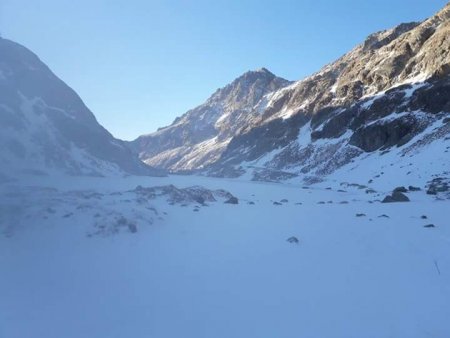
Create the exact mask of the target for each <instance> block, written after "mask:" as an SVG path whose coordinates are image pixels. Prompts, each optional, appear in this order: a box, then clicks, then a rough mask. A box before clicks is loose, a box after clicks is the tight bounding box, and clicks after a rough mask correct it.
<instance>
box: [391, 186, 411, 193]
mask: <svg viewBox="0 0 450 338" xmlns="http://www.w3.org/2000/svg"><path fill="white" fill-rule="evenodd" d="M394 192H403V193H406V192H408V189H406V188H405V187H397V188H395V189H394Z"/></svg>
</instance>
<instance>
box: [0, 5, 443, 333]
mask: <svg viewBox="0 0 450 338" xmlns="http://www.w3.org/2000/svg"><path fill="white" fill-rule="evenodd" d="M0 124H1V129H0V161H1V166H0V338H42V337H45V338H80V337H89V338H104V337H115V338H148V337H152V338H175V337H186V338H191V337H192V338H194V337H195V338H197V337H203V338H231V337H233V338H252V337H255V338H256V337H258V338H294V337H321V338H336V337H346V338H347V337H368V338H371V337H373V338H390V337H408V338H426V337H438V338H445V337H450V322H449V320H448V317H449V314H450V221H449V217H448V208H449V206H450V204H449V203H450V152H449V151H450V3H449V4H447V5H446V6H445V7H444V8H443V9H441V10H440V11H439V12H437V13H436V14H435V15H434V16H432V17H430V18H428V19H426V20H424V21H422V22H412V23H404V24H400V25H398V26H397V27H394V28H392V29H388V30H385V31H382V32H378V33H374V34H372V35H370V36H369V37H367V38H366V40H365V41H363V42H362V43H361V44H360V45H358V46H356V47H355V48H354V49H352V50H351V51H349V52H348V53H347V54H345V55H344V56H342V57H341V58H339V59H338V60H336V61H335V62H333V63H331V64H328V65H326V66H324V67H323V68H322V69H321V70H319V71H318V72H317V73H315V74H313V75H311V76H309V77H307V78H305V79H301V80H299V81H295V82H292V81H288V80H285V79H283V78H280V77H278V76H276V75H274V74H273V73H271V72H270V71H269V70H267V69H266V68H261V69H258V70H255V71H249V72H247V73H245V74H243V75H241V76H239V77H238V78H237V79H235V80H234V81H233V82H231V83H230V84H228V85H226V86H225V87H223V88H221V89H218V90H217V91H216V92H215V93H214V94H212V95H211V97H210V98H209V99H208V100H207V101H206V102H205V103H203V104H201V105H200V106H198V107H196V108H194V109H192V110H189V111H188V112H186V113H185V114H183V115H181V116H180V117H178V118H176V119H175V121H174V122H173V123H172V124H171V125H169V126H167V127H163V128H160V129H159V130H158V131H156V132H153V133H150V134H147V135H142V136H140V137H138V138H137V139H136V140H134V141H131V142H130V141H122V140H118V139H116V138H115V137H113V136H112V135H111V134H110V133H109V132H108V131H107V130H106V129H105V128H103V127H102V126H101V125H100V124H99V123H98V122H97V120H96V118H95V116H94V114H93V113H92V112H91V111H90V110H89V109H88V108H87V107H86V105H85V104H84V103H83V101H82V100H81V98H80V97H79V96H78V95H77V94H76V93H75V92H74V91H73V90H72V89H71V88H70V87H69V86H67V85H66V84H65V83H64V82H63V81H62V80H60V79H59V78H58V77H57V76H56V75H55V74H53V73H52V71H51V70H50V69H49V68H48V67H47V66H46V65H45V64H44V63H43V62H42V61H41V60H40V59H39V58H38V57H37V56H36V55H35V54H33V53H32V52H31V51H30V50H28V49H27V48H25V47H23V46H21V45H19V44H17V43H15V42H13V41H10V40H7V39H4V38H0Z"/></svg>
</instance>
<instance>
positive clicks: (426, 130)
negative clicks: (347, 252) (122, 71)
mask: <svg viewBox="0 0 450 338" xmlns="http://www.w3.org/2000/svg"><path fill="white" fill-rule="evenodd" d="M449 36H450V4H448V5H447V6H445V8H444V9H442V10H441V11H440V12H439V13H437V14H436V15H435V16H433V17H431V18H429V19H428V20H425V21H424V22H421V23H407V24H401V25H399V26H397V27H395V28H393V29H390V30H386V31H382V32H378V33H375V34H372V35H371V36H369V37H368V38H367V39H366V40H365V41H364V42H363V43H362V44H360V45H358V46H356V47H355V48H354V49H353V50H351V51H350V52H349V53H347V54H346V55H344V56H343V57H341V58H340V59H338V60H337V61H335V62H333V63H331V64H329V65H327V66H325V67H324V68H323V69H321V70H320V71H319V72H317V73H315V74H313V75H312V76H310V77H308V78H306V79H303V80H301V81H298V82H296V83H293V84H290V85H288V86H283V87H282V88H281V89H278V90H274V91H272V92H269V93H267V94H265V95H263V96H261V97H260V98H259V101H258V102H252V106H251V107H248V108H247V111H246V112H245V116H248V117H247V118H244V119H243V118H240V119H239V120H238V121H236V122H234V121H232V122H234V123H227V124H225V127H226V128H227V129H228V130H229V132H228V133H226V134H225V135H226V136H225V137H220V136H219V137H217V135H216V133H215V132H212V133H211V134H210V135H209V136H210V137H205V138H202V140H201V142H198V143H194V144H192V143H191V142H189V141H186V142H184V141H183V140H181V141H180V142H179V144H177V145H171V144H166V146H165V148H164V149H163V150H160V147H159V146H157V145H155V144H154V143H149V144H148V147H147V146H146V145H145V144H144V145H143V147H137V148H138V149H140V151H141V158H143V159H144V160H145V161H146V162H147V163H149V164H152V165H155V166H158V167H163V168H169V169H171V170H174V171H182V170H185V169H197V170H201V172H203V173H204V174H207V175H212V176H226V177H237V176H242V175H245V177H247V178H253V179H257V180H260V179H264V180H280V179H287V178H291V177H293V176H301V177H303V178H304V179H306V180H308V181H310V180H311V179H312V180H320V179H323V178H325V177H326V176H327V175H329V174H331V173H332V172H334V171H335V170H338V169H340V168H342V167H344V166H348V165H350V164H351V163H352V162H355V163H360V162H361V161H362V160H363V159H365V158H366V157H367V156H366V155H370V156H375V157H376V156H377V154H378V153H383V154H384V153H385V152H389V151H393V152H394V153H397V147H399V146H403V145H406V144H407V145H408V146H412V142H413V140H414V141H415V145H414V146H413V147H414V149H415V152H421V151H423V152H427V151H429V150H428V149H430V148H429V147H427V146H425V145H426V144H430V143H432V142H433V141H434V140H444V141H446V142H448V139H446V138H447V137H448V134H449V125H448V123H449V122H448V119H447V117H448V116H449V114H450V38H449ZM222 113H223V112H222V111H218V112H217V114H222ZM187 116H189V125H190V126H192V127H191V128H194V129H195V128H197V127H199V126H200V127H201V126H202V125H203V122H202V119H201V118H200V119H199V118H198V116H197V115H195V114H194V115H191V116H190V115H189V114H187ZM214 116H215V118H216V116H217V115H214ZM223 116H224V117H223V118H224V119H226V118H227V116H228V115H227V114H223ZM221 120H222V118H219V121H221ZM181 121H183V118H181V119H180V120H179V121H176V123H177V122H180V123H181ZM214 121H216V120H214ZM176 123H175V124H176ZM432 126H434V127H436V128H439V130H437V131H436V132H432V131H431V129H430V128H432ZM170 128H171V127H169V130H170ZM161 132H162V133H167V130H166V129H162V131H161ZM222 133H223V132H222ZM157 134H158V133H156V135H157ZM144 139H145V138H144ZM150 139H152V137H150ZM155 140H160V138H158V137H156V138H155ZM147 148H148V149H152V152H151V154H146V153H145V151H146V149H147ZM142 149H144V150H143V151H142ZM211 149H213V151H212V150H211ZM361 164H362V162H361ZM362 165H363V164H362ZM311 177H313V178H311Z"/></svg>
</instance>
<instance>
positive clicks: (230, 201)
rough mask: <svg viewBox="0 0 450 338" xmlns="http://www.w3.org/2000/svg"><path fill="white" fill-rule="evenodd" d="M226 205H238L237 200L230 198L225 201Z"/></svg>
mask: <svg viewBox="0 0 450 338" xmlns="http://www.w3.org/2000/svg"><path fill="white" fill-rule="evenodd" d="M225 203H227V204H239V200H238V199H237V198H236V197H234V196H233V197H230V198H229V199H227V200H226V201H225Z"/></svg>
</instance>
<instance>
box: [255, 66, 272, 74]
mask: <svg viewBox="0 0 450 338" xmlns="http://www.w3.org/2000/svg"><path fill="white" fill-rule="evenodd" d="M255 72H257V73H267V74H273V73H272V72H271V71H270V70H268V69H267V68H265V67H262V68H259V69H257V70H255Z"/></svg>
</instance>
